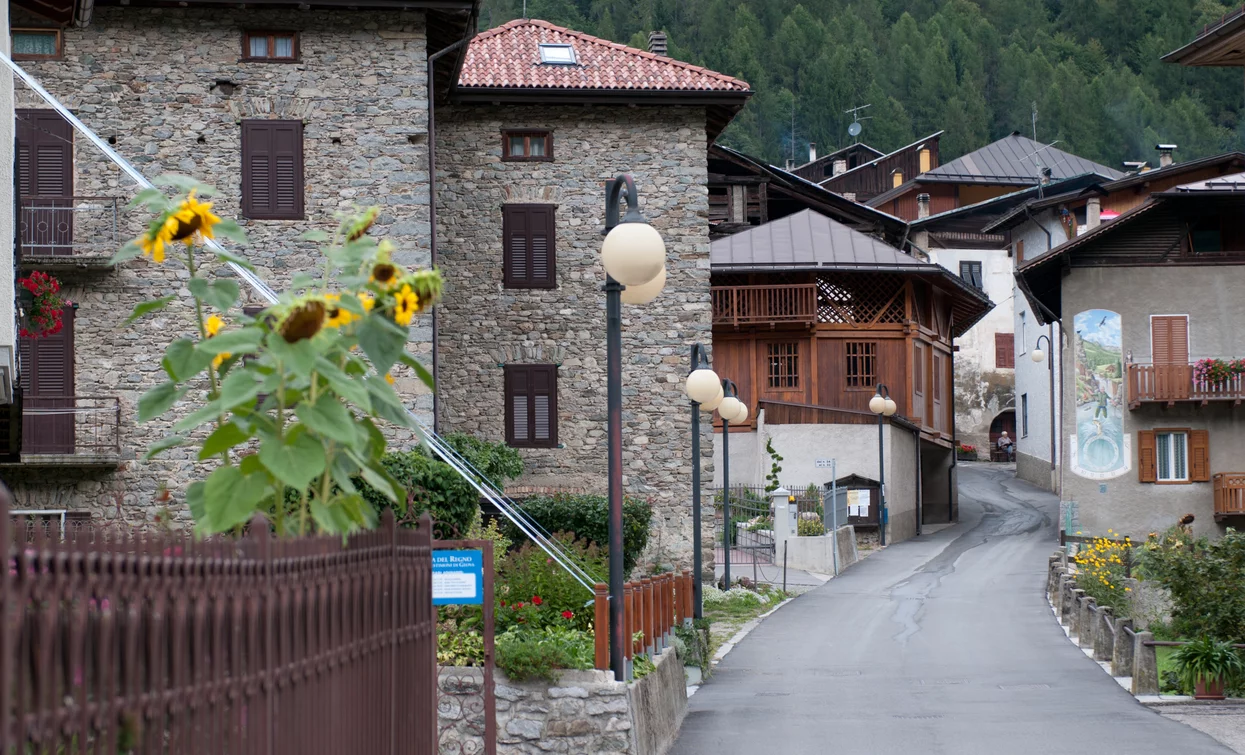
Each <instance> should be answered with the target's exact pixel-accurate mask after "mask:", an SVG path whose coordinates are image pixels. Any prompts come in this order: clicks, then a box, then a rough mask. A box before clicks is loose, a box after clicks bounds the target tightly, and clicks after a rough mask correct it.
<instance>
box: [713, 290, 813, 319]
mask: <svg viewBox="0 0 1245 755" xmlns="http://www.w3.org/2000/svg"><path fill="white" fill-rule="evenodd" d="M711 295H712V297H713V324H714V325H730V326H733V327H736V328H738V327H739V326H741V325H769V326H770V327H774V326H775V325H779V324H793V325H806V326H808V327H812V326H814V325H816V324H817V284H815V283H795V284H788V285H782V286H714V287H713V288H712V290H711Z"/></svg>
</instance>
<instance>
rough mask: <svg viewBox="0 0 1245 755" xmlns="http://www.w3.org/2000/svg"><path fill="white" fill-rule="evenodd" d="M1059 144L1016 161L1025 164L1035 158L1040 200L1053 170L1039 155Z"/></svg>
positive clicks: (1034, 151) (1042, 148)
mask: <svg viewBox="0 0 1245 755" xmlns="http://www.w3.org/2000/svg"><path fill="white" fill-rule="evenodd" d="M1035 112H1036V111H1035ZM1034 141H1037V140H1036V139H1034ZM1058 143H1059V140H1058V139H1056V140H1055V141H1053V142H1051V143H1050V144H1046V145H1043V146H1041V147H1038V148H1037V149H1035V150H1033V151H1032V152H1030V153H1029V154H1027V155H1025V156H1024V157H1022V158H1020V159H1019V160H1016V161H1015V162H1024V161H1025V160H1028V159H1029V158H1033V168H1034V170H1035V171H1036V172H1037V180H1038V184H1037V186H1038V198H1039V199H1041V198H1042V185H1043V181H1042V179H1044V178H1050V177H1051V170H1050V168H1048V167H1046V166H1045V165H1043V164H1042V160H1041V158H1039V157H1038V155H1039V154H1041V153H1043V152H1045V151H1046V150H1048V149H1050V148H1051V147H1053V146H1055V145H1056V144H1058Z"/></svg>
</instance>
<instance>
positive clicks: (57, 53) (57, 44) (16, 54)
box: [9, 29, 61, 60]
mask: <svg viewBox="0 0 1245 755" xmlns="http://www.w3.org/2000/svg"><path fill="white" fill-rule="evenodd" d="M9 42H10V44H11V45H12V50H13V60H56V59H59V58H60V57H61V30H60V29H14V30H13V33H12V35H11V36H10V37H9Z"/></svg>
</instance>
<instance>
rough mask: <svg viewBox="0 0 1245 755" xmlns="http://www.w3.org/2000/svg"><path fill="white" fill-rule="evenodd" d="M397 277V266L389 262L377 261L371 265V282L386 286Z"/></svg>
mask: <svg viewBox="0 0 1245 755" xmlns="http://www.w3.org/2000/svg"><path fill="white" fill-rule="evenodd" d="M397 277H398V267H397V265H394V264H392V263H389V262H378V263H376V264H375V265H373V266H372V278H371V281H370V282H372V283H379V284H380V285H382V286H388V285H389V284H390V283H392V282H393V281H394V280H395V279H396V278H397Z"/></svg>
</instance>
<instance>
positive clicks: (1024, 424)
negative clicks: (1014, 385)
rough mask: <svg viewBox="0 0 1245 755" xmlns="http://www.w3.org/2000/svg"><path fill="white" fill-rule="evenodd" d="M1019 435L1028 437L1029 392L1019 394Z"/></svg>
mask: <svg viewBox="0 0 1245 755" xmlns="http://www.w3.org/2000/svg"><path fill="white" fill-rule="evenodd" d="M1020 437H1022V438H1027V437H1029V394H1027V393H1022V394H1020Z"/></svg>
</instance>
